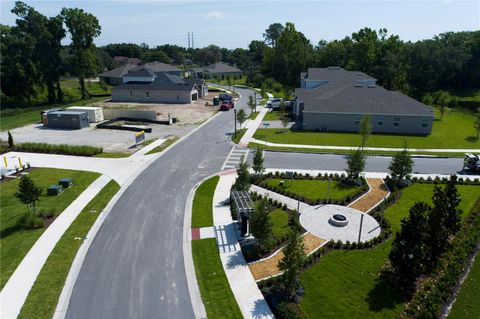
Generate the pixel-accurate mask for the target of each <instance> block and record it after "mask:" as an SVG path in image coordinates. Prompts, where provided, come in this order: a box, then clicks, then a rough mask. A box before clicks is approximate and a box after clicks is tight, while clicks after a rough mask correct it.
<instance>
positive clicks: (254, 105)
mask: <svg viewBox="0 0 480 319" xmlns="http://www.w3.org/2000/svg"><path fill="white" fill-rule="evenodd" d="M248 107H249V108H250V115H252V114H253V112H254V110H256V109H257V101H254V99H253V96H251V95H249V96H248Z"/></svg>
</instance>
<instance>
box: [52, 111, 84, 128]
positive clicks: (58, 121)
mask: <svg viewBox="0 0 480 319" xmlns="http://www.w3.org/2000/svg"><path fill="white" fill-rule="evenodd" d="M47 126H48V127H52V128H63V129H81V128H84V127H88V126H90V123H89V122H88V115H87V113H86V112H77V111H56V112H49V113H47Z"/></svg>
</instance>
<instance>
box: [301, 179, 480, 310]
mask: <svg viewBox="0 0 480 319" xmlns="http://www.w3.org/2000/svg"><path fill="white" fill-rule="evenodd" d="M479 189H480V188H479V187H478V186H466V185H460V186H458V190H459V192H460V195H461V197H462V201H461V204H460V207H461V209H463V211H464V215H465V214H467V213H468V212H470V209H471V208H472V207H473V205H474V203H475V201H476V198H477V197H478V194H479ZM432 191H433V185H427V184H414V185H412V186H410V187H409V188H407V189H404V190H403V192H402V197H401V198H400V200H399V201H398V202H397V203H395V204H394V205H392V206H391V207H389V208H388V209H387V210H386V211H385V218H386V219H387V220H388V221H389V222H390V223H391V224H392V230H393V231H394V232H396V231H398V230H399V228H400V220H401V219H402V218H404V217H406V216H407V215H408V210H409V208H410V207H411V206H412V205H413V203H415V202H416V201H426V202H431V196H432ZM391 242H392V241H391V240H388V241H386V242H384V243H382V244H380V245H378V246H376V247H374V248H372V249H368V250H351V251H343V250H340V251H333V252H331V253H329V254H328V255H326V256H325V257H323V258H322V259H321V260H320V262H319V263H317V264H316V265H315V266H313V267H311V268H309V269H308V270H307V271H305V273H304V274H303V276H302V278H301V280H302V284H303V286H304V288H305V296H304V298H303V299H302V301H301V303H300V308H301V310H302V311H303V313H304V314H305V316H306V317H307V318H317V317H318V314H319V313H321V314H322V318H349V319H353V318H397V317H398V316H399V315H400V313H401V312H402V310H403V300H402V299H401V298H400V296H399V295H398V294H397V293H396V292H395V291H392V290H391V289H390V288H389V287H388V286H387V285H386V284H384V283H383V282H381V281H380V280H379V278H378V274H379V271H380V269H381V267H382V265H383V264H384V263H385V261H386V259H387V257H388V253H389V251H390V246H391Z"/></svg>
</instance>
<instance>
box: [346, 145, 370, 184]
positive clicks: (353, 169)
mask: <svg viewBox="0 0 480 319" xmlns="http://www.w3.org/2000/svg"><path fill="white" fill-rule="evenodd" d="M365 161H366V156H365V152H364V151H363V150H362V149H361V148H357V149H356V150H355V151H354V152H352V153H350V154H348V156H347V168H346V171H347V175H348V179H349V180H350V181H356V180H358V179H359V177H360V174H361V173H362V172H363V170H364V168H365Z"/></svg>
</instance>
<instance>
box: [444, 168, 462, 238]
mask: <svg viewBox="0 0 480 319" xmlns="http://www.w3.org/2000/svg"><path fill="white" fill-rule="evenodd" d="M456 184H457V176H456V175H452V176H450V179H449V181H448V182H447V185H445V188H444V190H443V193H444V197H443V200H444V203H445V205H446V218H445V221H446V223H445V224H446V226H447V229H448V230H449V232H450V234H452V235H454V234H456V233H457V232H458V231H459V230H460V227H461V225H462V224H461V220H462V218H461V217H462V210H461V209H459V208H458V206H459V205H460V201H461V197H460V194H458V190H457V186H456Z"/></svg>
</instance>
